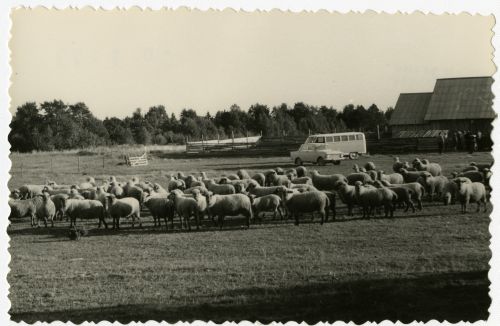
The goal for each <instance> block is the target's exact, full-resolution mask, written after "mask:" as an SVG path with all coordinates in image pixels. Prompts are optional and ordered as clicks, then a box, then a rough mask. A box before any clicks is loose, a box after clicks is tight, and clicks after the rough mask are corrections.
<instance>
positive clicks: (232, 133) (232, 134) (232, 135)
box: [231, 130, 234, 150]
mask: <svg viewBox="0 0 500 326" xmlns="http://www.w3.org/2000/svg"><path fill="white" fill-rule="evenodd" d="M231 139H232V140H233V146H232V149H233V150H234V131H233V130H231Z"/></svg>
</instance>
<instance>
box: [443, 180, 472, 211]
mask: <svg viewBox="0 0 500 326" xmlns="http://www.w3.org/2000/svg"><path fill="white" fill-rule="evenodd" d="M469 182H470V180H469ZM442 197H443V204H444V205H445V206H446V205H450V204H455V201H456V199H457V198H458V185H457V184H456V183H455V182H454V181H453V180H448V182H447V183H446V184H445V185H444V187H443V193H442Z"/></svg>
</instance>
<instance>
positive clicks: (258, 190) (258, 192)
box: [247, 182, 286, 197]
mask: <svg viewBox="0 0 500 326" xmlns="http://www.w3.org/2000/svg"><path fill="white" fill-rule="evenodd" d="M281 188H285V189H286V187H285V186H272V187H262V186H260V185H259V184H257V183H256V182H254V183H250V184H249V185H248V187H247V191H248V193H249V194H252V195H254V196H255V197H263V196H267V195H271V194H274V193H276V190H277V189H281Z"/></svg>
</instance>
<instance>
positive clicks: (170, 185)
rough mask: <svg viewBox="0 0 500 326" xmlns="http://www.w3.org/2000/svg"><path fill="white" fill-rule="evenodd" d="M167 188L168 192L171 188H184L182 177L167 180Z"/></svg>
mask: <svg viewBox="0 0 500 326" xmlns="http://www.w3.org/2000/svg"><path fill="white" fill-rule="evenodd" d="M167 189H168V191H169V192H171V191H172V190H175V189H181V190H183V189H186V183H185V182H184V180H182V179H179V180H175V179H172V180H170V181H169V182H168V186H167Z"/></svg>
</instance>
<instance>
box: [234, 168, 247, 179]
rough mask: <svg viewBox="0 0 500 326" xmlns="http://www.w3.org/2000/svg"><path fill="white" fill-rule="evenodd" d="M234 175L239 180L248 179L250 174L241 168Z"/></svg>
mask: <svg viewBox="0 0 500 326" xmlns="http://www.w3.org/2000/svg"><path fill="white" fill-rule="evenodd" d="M236 175H237V176H238V178H240V179H241V180H243V179H250V175H249V174H248V172H247V171H246V170H243V169H240V170H238V172H236Z"/></svg>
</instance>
